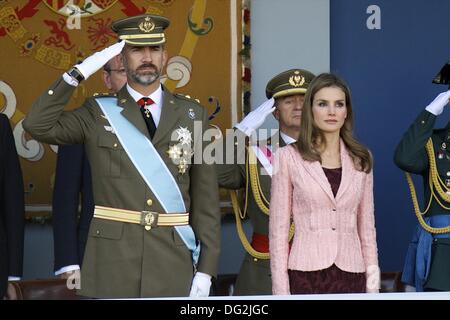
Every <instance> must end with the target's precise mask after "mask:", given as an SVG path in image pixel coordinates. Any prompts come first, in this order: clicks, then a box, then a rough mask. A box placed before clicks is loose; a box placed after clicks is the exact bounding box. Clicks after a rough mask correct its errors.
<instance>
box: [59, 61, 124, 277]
mask: <svg viewBox="0 0 450 320" xmlns="http://www.w3.org/2000/svg"><path fill="white" fill-rule="evenodd" d="M102 78H103V82H104V83H105V86H106V87H107V88H108V90H109V91H110V92H112V93H116V92H118V91H119V90H120V89H122V87H123V86H124V85H125V84H126V83H127V74H126V72H125V69H124V67H123V64H122V59H121V57H120V55H117V56H115V57H113V58H111V59H110V60H109V61H108V62H107V63H106V64H105V65H104V66H103V70H102ZM80 196H81V197H80ZM80 204H81V210H80V213H79V214H78V211H79V210H78V208H79V207H80ZM94 206H95V203H94V194H93V192H92V178H91V166H90V164H89V161H88V158H87V155H86V152H85V151H84V145H82V144H72V145H62V146H59V148H58V155H57V158H56V169H55V188H54V190H53V201H52V208H53V211H52V222H53V251H54V258H55V259H54V269H55V275H57V276H60V277H61V278H64V279H65V278H68V277H70V278H71V281H77V280H78V279H79V278H80V271H79V270H80V265H81V263H82V261H83V255H84V248H85V247H86V241H87V237H88V231H89V225H90V223H91V219H92V215H93V214H94Z"/></svg>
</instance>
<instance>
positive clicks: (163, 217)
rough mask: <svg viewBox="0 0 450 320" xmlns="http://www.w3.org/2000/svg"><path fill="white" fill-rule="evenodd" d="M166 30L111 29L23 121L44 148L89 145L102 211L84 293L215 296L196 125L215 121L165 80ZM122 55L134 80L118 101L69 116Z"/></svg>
mask: <svg viewBox="0 0 450 320" xmlns="http://www.w3.org/2000/svg"><path fill="white" fill-rule="evenodd" d="M168 25H169V20H168V19H167V18H165V17H161V16H156V15H150V14H144V15H139V16H135V17H130V18H126V19H122V20H119V21H116V22H114V23H113V26H112V28H113V30H114V31H115V32H116V33H118V35H119V39H120V40H122V41H121V42H119V43H117V44H114V45H112V46H110V47H108V48H106V49H104V50H102V51H100V52H98V53H96V54H94V55H93V56H91V57H89V58H87V59H86V60H85V61H83V63H81V64H78V65H76V66H75V67H74V68H73V69H71V70H70V71H68V72H67V73H65V74H64V75H63V77H62V78H61V79H59V80H57V81H56V82H55V83H54V84H53V85H52V86H51V87H50V88H49V89H48V90H47V91H46V92H45V93H44V94H43V95H42V96H41V97H40V98H39V99H38V100H37V101H36V102H35V103H34V104H33V106H32V108H31V111H30V112H29V113H28V115H27V116H26V118H25V120H24V122H23V125H24V128H25V130H27V132H29V133H30V134H31V135H32V136H33V137H34V138H35V139H37V140H40V141H42V142H47V143H52V144H74V143H84V144H85V148H86V152H87V154H88V158H89V162H90V164H91V169H92V183H93V191H94V201H95V204H96V206H95V211H94V217H93V219H92V221H91V225H90V229H89V235H88V240H87V245H86V250H85V254H84V259H83V265H82V267H81V289H80V290H79V294H81V295H84V296H90V297H150V296H188V295H190V296H208V294H209V289H210V285H211V277H212V276H215V275H216V271H217V263H218V258H219V250H220V213H219V201H218V189H217V179H216V177H215V171H214V167H213V166H210V165H206V164H205V163H204V162H201V163H197V162H193V161H192V160H194V159H197V158H201V157H200V156H199V154H200V155H201V154H202V152H203V148H204V145H203V142H202V136H201V135H200V134H198V133H197V132H194V134H192V133H193V130H194V121H200V122H201V125H202V126H203V129H206V128H207V125H208V115H207V112H206V110H205V109H204V108H203V107H201V106H200V105H199V104H198V103H197V102H195V101H192V100H190V99H187V98H184V97H181V96H178V95H173V94H171V93H170V92H169V91H168V90H167V89H166V88H164V86H162V85H161V83H160V80H159V78H160V75H161V72H162V69H163V67H164V66H165V64H166V62H167V52H166V49H165V47H164V43H165V40H166V37H165V34H164V30H165V28H166V27H167V26H168ZM122 50H123V51H122ZM120 52H122V58H123V64H124V67H125V69H126V72H127V79H128V83H127V85H126V86H124V87H123V88H122V89H121V90H120V91H119V92H118V93H117V97H115V96H113V95H110V96H108V95H106V96H97V97H92V98H88V99H86V101H85V103H84V104H83V105H82V106H81V107H80V108H78V109H75V110H73V111H63V108H64V105H65V104H66V103H67V101H68V100H69V98H70V96H71V95H72V93H73V91H74V90H75V86H76V85H77V84H78V83H79V81H82V80H83V79H86V78H87V77H89V76H90V75H91V74H93V73H94V72H95V71H96V70H98V69H100V68H101V67H102V66H103V65H104V64H105V63H106V62H107V61H108V60H109V59H110V58H112V57H113V56H115V55H117V54H119V53H120ZM174 140H175V141H174ZM192 146H193V147H192ZM196 156H197V157H196Z"/></svg>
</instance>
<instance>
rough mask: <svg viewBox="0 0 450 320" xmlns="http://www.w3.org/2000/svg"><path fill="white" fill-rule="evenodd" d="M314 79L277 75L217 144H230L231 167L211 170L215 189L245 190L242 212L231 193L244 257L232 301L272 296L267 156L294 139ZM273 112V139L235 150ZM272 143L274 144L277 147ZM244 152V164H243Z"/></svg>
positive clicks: (297, 73)
mask: <svg viewBox="0 0 450 320" xmlns="http://www.w3.org/2000/svg"><path fill="white" fill-rule="evenodd" d="M313 78H314V75H313V74H312V73H311V72H309V71H307V70H303V69H291V70H287V71H284V72H282V73H280V74H278V75H276V76H275V77H274V78H273V79H271V80H270V81H269V82H268V84H267V86H266V96H267V98H268V99H269V100H267V101H265V102H264V103H263V104H262V105H261V106H259V107H258V108H257V109H255V110H254V111H252V112H250V113H249V114H248V115H247V116H246V117H245V118H244V119H243V120H242V121H241V122H240V123H238V124H236V126H235V128H236V130H235V131H234V133H233V134H232V135H228V136H226V137H225V141H227V142H225V141H222V143H223V144H224V147H225V150H226V146H227V144H228V145H230V140H232V141H231V142H232V143H231V145H234V150H233V152H234V156H235V158H234V163H232V164H228V163H226V159H225V161H224V164H220V165H217V166H216V170H217V175H218V180H219V186H220V187H223V188H227V189H234V190H236V189H240V188H243V187H246V189H245V198H246V201H245V204H244V209H243V210H241V209H240V208H239V206H238V204H237V197H236V195H235V193H234V192H233V191H231V197H232V202H233V210H234V211H235V216H236V224H237V225H236V226H237V231H238V235H239V237H240V239H241V242H242V244H243V246H244V248H245V250H246V251H247V253H246V256H245V258H244V261H243V263H242V266H241V269H240V272H239V275H238V277H237V280H236V284H235V291H234V294H235V295H262V294H272V281H271V277H270V261H269V239H268V232H269V215H268V214H269V201H270V185H271V173H272V164H271V162H272V155H273V152H274V151H275V149H276V148H277V147H283V146H285V145H288V144H291V143H293V142H295V141H296V140H297V139H298V137H299V134H300V121H301V113H302V107H303V102H304V95H305V92H306V89H307V88H308V85H309V83H310V82H311V81H312V79H313ZM272 112H273V113H274V116H275V118H276V119H277V120H278V122H279V127H280V130H279V131H278V133H277V134H276V136H272V137H270V138H269V139H267V140H266V141H259V143H258V144H259V146H256V145H248V146H247V147H246V148H245V149H242V148H240V147H242V145H241V142H242V141H245V140H246V139H245V138H246V137H249V136H251V135H252V134H254V133H255V131H256V129H257V128H259V127H260V126H261V125H262V124H263V122H264V120H265V119H266V117H267V116H268V115H269V114H271V113H272ZM235 139H236V140H237V141H235ZM275 141H279V145H277V142H275ZM273 144H275V145H273ZM244 150H245V160H242V153H243V151H244ZM239 152H241V154H240V153H239ZM224 154H226V152H224ZM225 158H226V157H225ZM247 215H248V217H249V218H250V221H251V224H252V227H253V235H252V240H251V243H250V241H249V240H248V239H247V238H246V236H245V233H244V232H243V230H242V226H241V219H242V218H245V216H247ZM292 230H293V229H292Z"/></svg>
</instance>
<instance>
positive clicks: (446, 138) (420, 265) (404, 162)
mask: <svg viewBox="0 0 450 320" xmlns="http://www.w3.org/2000/svg"><path fill="white" fill-rule="evenodd" d="M449 99H450V90H449V91H447V92H443V93H441V94H440V95H438V96H437V97H436V99H434V101H433V102H431V103H430V104H429V105H428V106H427V107H426V108H425V110H424V111H423V112H421V113H420V114H419V116H418V117H417V119H416V120H415V121H414V123H413V124H412V125H411V126H410V127H409V129H408V130H407V131H406V133H405V134H404V135H403V138H402V140H401V141H400V143H399V145H398V146H397V149H396V151H395V157H394V161H395V164H396V165H397V166H399V167H400V168H401V169H403V170H405V171H406V172H408V173H407V178H408V183H409V187H410V190H411V195H412V197H413V203H414V210H415V213H416V216H417V218H418V221H419V224H418V226H417V230H416V232H415V235H414V237H413V239H412V241H411V243H410V245H409V248H408V252H407V255H406V259H405V266H404V269H403V275H402V281H403V282H405V283H407V284H409V285H412V286H415V287H416V290H417V291H440V290H442V291H450V152H449V148H450V122H449V123H448V124H447V126H446V127H445V128H443V129H437V130H433V127H434V124H435V122H436V118H437V116H439V115H440V114H441V113H442V112H443V111H444V107H445V106H446V105H447V104H448V103H449ZM409 173H415V174H420V175H422V177H423V181H424V194H425V197H424V199H425V207H424V208H425V211H424V212H423V216H422V213H421V212H420V209H419V205H418V203H417V198H416V194H415V190H414V185H413V181H412V179H411V177H410V175H409Z"/></svg>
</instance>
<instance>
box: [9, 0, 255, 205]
mask: <svg viewBox="0 0 450 320" xmlns="http://www.w3.org/2000/svg"><path fill="white" fill-rule="evenodd" d="M248 2H249V1H247V0H85V1H84V0H69V1H63V0H44V1H40V0H27V1H25V0H0V47H1V50H0V61H1V68H0V112H2V113H5V114H6V115H7V116H8V117H9V119H10V121H11V125H12V127H13V130H14V138H15V140H16V147H17V151H18V154H19V157H20V161H21V165H22V170H23V175H24V183H25V192H26V197H25V200H26V204H27V210H28V211H40V212H42V211H50V209H51V207H50V206H51V197H52V192H53V181H54V172H55V160H56V153H57V149H58V148H57V146H50V145H46V144H43V143H40V142H38V141H35V140H33V139H32V138H31V137H30V136H29V135H28V134H27V133H25V132H24V130H23V127H22V121H23V118H24V116H25V114H26V113H27V112H28V110H29V108H30V106H31V104H32V103H33V101H34V100H35V99H36V98H37V97H38V96H39V95H40V94H41V93H42V92H44V91H45V90H46V89H47V88H48V87H49V86H50V85H51V84H52V83H53V82H54V81H56V80H57V79H58V78H59V77H60V76H61V75H62V73H63V72H64V71H66V70H68V69H69V68H70V67H71V66H73V65H74V64H76V63H78V62H80V61H82V60H83V59H85V58H86V57H88V56H89V55H91V54H92V53H94V52H96V51H99V50H101V49H103V48H105V47H107V46H109V45H111V44H113V43H115V42H116V41H117V39H116V35H115V34H114V33H113V32H112V31H111V24H112V22H113V21H115V20H117V19H121V18H125V17H128V16H134V15H138V14H142V13H146V12H147V13H153V14H159V15H163V16H166V17H168V18H169V19H170V21H171V23H170V27H169V28H168V29H167V30H166V36H167V39H168V42H167V44H166V48H167V50H168V53H169V60H168V63H167V67H166V70H165V72H164V74H163V76H162V82H163V83H164V84H165V86H166V87H167V88H168V89H169V90H170V91H173V92H176V93H182V94H186V95H189V96H191V97H192V98H194V99H199V100H200V102H201V104H202V105H203V106H205V107H206V108H207V109H208V111H209V113H210V114H211V118H212V120H211V124H212V125H215V126H217V127H219V128H220V129H222V130H224V129H226V128H230V127H232V125H233V124H234V123H236V121H238V120H239V119H240V118H241V115H242V110H243V108H247V107H248V104H249V97H250V93H249V89H250V88H249V82H250V68H249V67H250V66H249V64H250V61H249V44H250V43H249V39H250V38H249V16H250V15H249V8H248ZM106 91H107V90H106V88H105V86H104V84H103V82H102V80H101V77H100V74H96V75H94V76H92V77H90V78H89V79H88V80H87V81H85V82H83V83H81V84H80V85H79V86H78V87H77V90H76V92H75V94H74V96H73V97H72V99H71V101H70V104H69V105H68V106H67V109H72V108H75V107H77V106H80V105H81V104H82V103H83V101H84V99H85V98H86V97H89V96H91V95H93V94H94V93H96V92H106ZM246 106H247V107H246Z"/></svg>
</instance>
